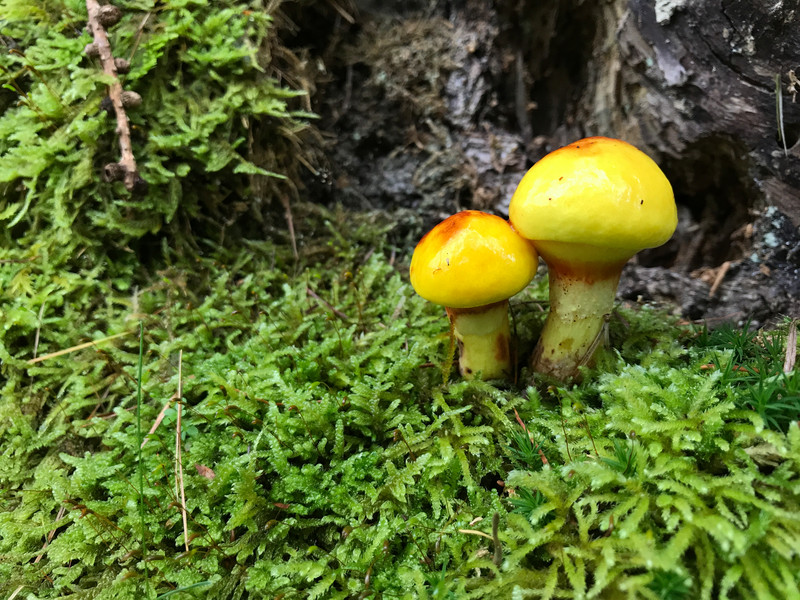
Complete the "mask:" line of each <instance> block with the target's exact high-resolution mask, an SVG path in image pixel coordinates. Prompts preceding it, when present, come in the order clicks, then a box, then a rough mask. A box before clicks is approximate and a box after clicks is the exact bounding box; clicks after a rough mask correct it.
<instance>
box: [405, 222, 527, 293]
mask: <svg viewBox="0 0 800 600" xmlns="http://www.w3.org/2000/svg"><path fill="white" fill-rule="evenodd" d="M537 265H538V256H537V254H536V250H535V249H534V248H533V245H532V244H531V243H530V242H528V241H527V240H525V239H524V238H522V237H521V236H520V235H519V234H518V233H517V232H516V231H514V229H513V228H512V227H511V225H510V224H509V223H508V221H506V220H504V219H501V218H500V217H496V216H494V215H490V214H486V213H482V212H480V211H476V210H465V211H462V212H460V213H456V214H454V215H453V216H451V217H448V218H447V219H445V220H444V221H442V222H441V223H439V224H438V225H437V226H436V227H434V228H433V229H431V230H430V231H429V232H428V233H427V234H425V236H424V237H423V238H422V239H421V240H420V241H419V244H417V247H416V248H415V249H414V255H413V256H412V257H411V269H410V275H411V285H412V286H414V289H415V290H416V291H417V293H418V294H419V295H420V296H422V297H423V298H425V299H426V300H428V301H430V302H433V303H435V304H442V305H444V306H449V307H451V308H473V307H477V306H484V305H486V304H492V303H493V302H499V301H501V300H505V299H507V298H510V297H511V296H513V295H514V294H516V293H517V292H519V291H520V290H522V289H523V288H524V287H525V286H526V285H528V283H530V281H531V279H533V277H534V275H536V268H537Z"/></svg>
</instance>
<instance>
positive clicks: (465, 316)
mask: <svg viewBox="0 0 800 600" xmlns="http://www.w3.org/2000/svg"><path fill="white" fill-rule="evenodd" d="M447 316H449V317H450V321H451V322H452V324H453V333H454V335H455V337H456V341H457V342H458V352H459V359H458V364H459V371H460V372H461V375H462V376H463V377H464V378H465V379H474V378H475V377H476V376H478V375H480V377H481V379H499V378H502V377H506V376H507V375H508V374H509V373H510V372H511V353H510V351H509V339H510V337H511V332H510V329H509V326H508V300H501V301H500V302H495V303H493V304H488V305H486V306H479V307H476V308H451V307H447Z"/></svg>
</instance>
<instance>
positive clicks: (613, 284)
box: [509, 137, 678, 380]
mask: <svg viewBox="0 0 800 600" xmlns="http://www.w3.org/2000/svg"><path fill="white" fill-rule="evenodd" d="M509 219H510V221H511V223H512V224H513V226H514V228H515V229H516V230H517V231H518V232H519V233H520V235H522V236H523V237H525V238H527V239H529V240H531V241H532V242H533V245H534V246H535V247H536V250H537V251H538V252H539V255H540V256H541V257H542V258H543V259H544V261H545V262H546V263H547V266H548V272H549V280H550V313H549V315H548V317H547V321H546V322H545V326H544V330H543V331H542V335H541V338H540V339H539V342H538V344H537V346H536V349H535V350H534V354H533V357H532V361H531V362H532V366H533V369H534V370H535V371H538V372H540V373H545V374H548V375H550V376H553V377H555V378H557V379H560V380H567V379H569V378H570V377H573V376H575V375H576V374H577V372H578V366H580V365H584V364H590V363H591V360H592V358H593V355H594V350H595V349H596V348H597V347H598V344H597V343H596V342H597V340H598V339H599V336H600V335H601V332H602V329H603V324H604V319H605V317H606V315H608V314H609V313H610V312H611V309H612V306H613V303H614V297H615V295H616V290H617V284H618V283H619V278H620V275H621V273H622V267H623V266H624V265H625V263H626V262H627V261H628V260H629V259H630V258H631V257H632V256H633V255H634V254H636V253H637V252H639V251H640V250H643V249H645V248H654V247H656V246H660V245H661V244H663V243H664V242H666V241H667V240H668V239H669V238H670V237H671V236H672V234H673V232H674V231H675V227H676V225H677V222H678V217H677V210H676V207H675V199H674V197H673V193H672V186H671V185H670V183H669V181H668V180H667V178H666V176H665V175H664V173H663V172H662V171H661V169H660V168H659V167H658V165H656V163H655V162H653V160H652V159H651V158H650V157H648V156H647V155H646V154H644V153H643V152H641V151H640V150H638V149H636V148H635V147H633V146H631V145H630V144H628V143H626V142H623V141H620V140H615V139H611V138H605V137H591V138H586V139H583V140H579V141H577V142H574V143H572V144H570V145H568V146H565V147H563V148H560V149H559V150H556V151H554V152H551V153H550V154H548V155H547V156H545V157H544V158H542V159H541V160H540V161H539V162H537V163H536V164H535V165H533V167H531V168H530V170H529V171H528V172H527V173H526V174H525V176H524V177H523V178H522V181H521V182H520V184H519V186H518V187H517V190H516V191H515V192H514V195H513V197H512V199H511V204H510V206H509Z"/></svg>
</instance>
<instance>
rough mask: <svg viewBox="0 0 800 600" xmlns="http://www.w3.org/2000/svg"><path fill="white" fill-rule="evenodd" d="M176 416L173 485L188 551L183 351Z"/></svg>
mask: <svg viewBox="0 0 800 600" xmlns="http://www.w3.org/2000/svg"><path fill="white" fill-rule="evenodd" d="M177 395H178V400H177V411H178V416H177V420H176V422H175V485H176V486H177V488H178V489H177V490H175V492H176V494H178V493H179V494H180V497H181V516H182V517H183V543H184V546H185V547H186V551H187V552H188V551H189V523H188V520H187V517H186V489H185V488H184V486H183V459H182V457H181V413H182V408H183V403H182V402H181V398H183V350H181V351H180V352H179V353H178V394H177Z"/></svg>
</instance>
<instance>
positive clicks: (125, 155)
mask: <svg viewBox="0 0 800 600" xmlns="http://www.w3.org/2000/svg"><path fill="white" fill-rule="evenodd" d="M114 8H116V7H113V6H111V5H103V6H101V5H100V3H99V2H98V1H97V0H86V11H87V13H88V15H89V28H90V30H91V32H92V36H93V37H94V44H93V46H94V48H93V49H92V51H93V52H96V53H97V56H98V57H99V58H100V62H101V63H102V65H103V72H104V73H106V74H107V75H110V76H111V77H113V81H112V82H111V84H110V85H109V86H108V97H109V99H110V100H111V105H112V106H113V107H114V114H115V115H116V118H117V136H118V137H119V150H120V160H119V163H117V165H116V167H114V166H112V165H114V163H112V165H106V169H105V171H106V177H107V179H110V180H111V179H114V178H117V177H120V178H121V179H122V180H123V181H124V183H125V189H127V190H128V191H133V190H134V188H137V187H140V186H141V185H142V183H143V180H142V178H141V177H140V176H139V170H138V168H137V167H136V159H135V158H134V156H133V145H132V143H131V129H130V124H129V123H128V115H127V113H126V112H125V106H124V105H123V100H122V99H123V91H122V84H121V83H120V81H119V74H118V73H117V65H116V63H115V61H114V55H113V53H112V52H111V44H110V43H109V41H108V34H107V33H106V30H105V27H104V26H103V22H104V21H105V22H108V17H106V16H104V15H107V14H108V13H109V12H114V11H113V9H114ZM118 10H119V9H117V11H118ZM112 20H113V18H112Z"/></svg>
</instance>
